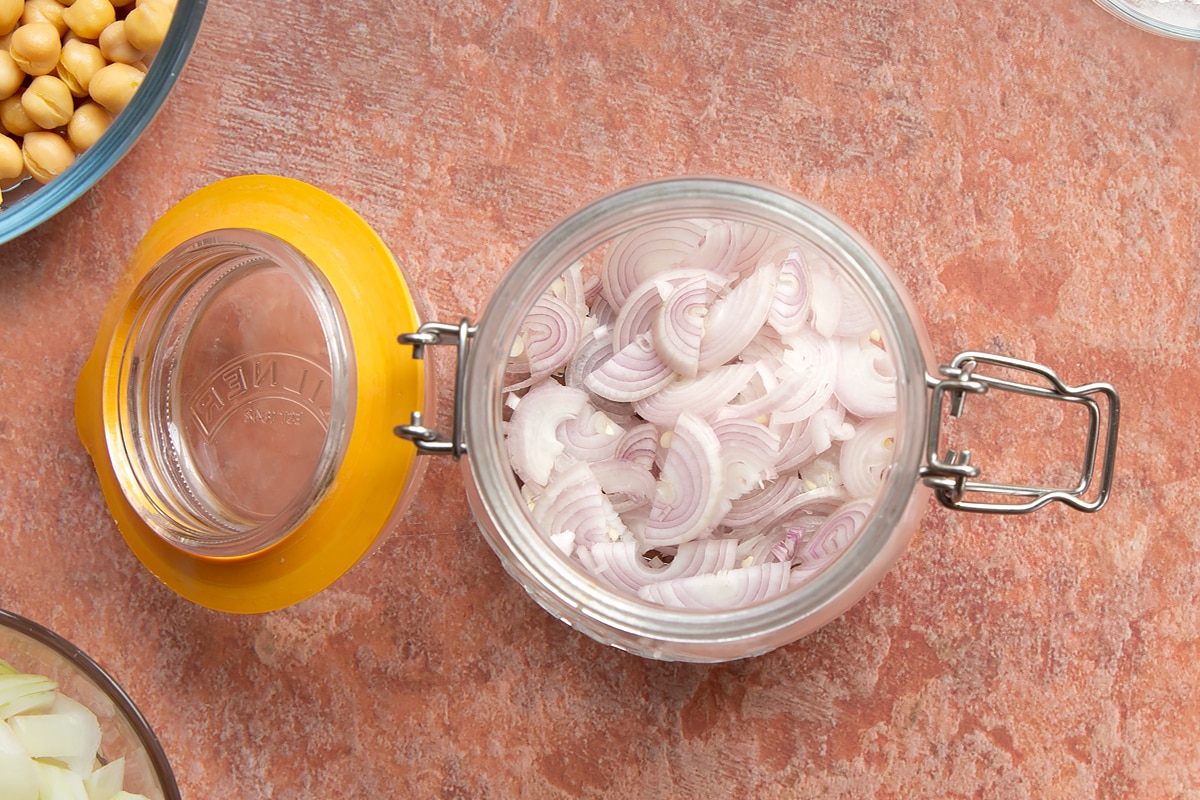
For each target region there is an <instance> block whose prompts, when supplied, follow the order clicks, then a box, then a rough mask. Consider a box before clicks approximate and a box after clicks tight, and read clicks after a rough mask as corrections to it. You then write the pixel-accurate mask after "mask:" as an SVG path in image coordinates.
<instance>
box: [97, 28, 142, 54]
mask: <svg viewBox="0 0 1200 800" xmlns="http://www.w3.org/2000/svg"><path fill="white" fill-rule="evenodd" d="M100 52H101V53H102V54H103V55H104V57H105V58H106V59H107V60H109V61H120V62H121V63H122V64H136V63H137V62H139V61H141V60H142V59H143V58H144V57H145V55H146V54H145V53H143V52H142V51H141V50H138V49H137V48H136V47H134V46H133V45H131V44H130V43H129V37H128V36H126V35H125V20H123V19H119V20H117V21H116V22H114V23H113V24H112V25H109V26H108V27H107V28H105V29H104V31H103V32H102V33H101V34H100Z"/></svg>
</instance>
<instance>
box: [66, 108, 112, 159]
mask: <svg viewBox="0 0 1200 800" xmlns="http://www.w3.org/2000/svg"><path fill="white" fill-rule="evenodd" d="M111 124H112V115H111V114H109V113H108V112H107V111H105V110H104V106H102V105H100V104H99V103H91V102H89V103H84V104H83V105H81V106H80V107H79V108H77V109H75V114H74V115H73V116H72V117H71V121H70V122H69V123H67V139H68V140H70V142H71V147H73V148H75V152H76V153H82V152H84V151H85V150H87V149H88V148H89V147H91V146H92V145H94V144H95V143H96V142H97V140H99V139H100V137H101V136H103V135H104V132H105V131H106V130H108V126H109V125H111Z"/></svg>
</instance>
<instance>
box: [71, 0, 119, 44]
mask: <svg viewBox="0 0 1200 800" xmlns="http://www.w3.org/2000/svg"><path fill="white" fill-rule="evenodd" d="M62 15H63V20H64V21H65V22H66V23H67V27H69V28H70V29H71V30H73V31H75V33H77V34H79V35H80V36H82V37H83V38H85V39H97V38H99V37H100V33H101V31H103V30H104V29H105V28H107V27H108V26H109V25H111V24H113V23H114V22H116V19H117V12H116V11H114V10H113V5H112V3H110V2H109V1H108V0H75V2H74V3H72V4H71V7H70V8H67V9H65V10H64V11H63V12H62Z"/></svg>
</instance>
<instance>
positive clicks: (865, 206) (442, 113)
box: [0, 0, 1200, 800]
mask: <svg viewBox="0 0 1200 800" xmlns="http://www.w3.org/2000/svg"><path fill="white" fill-rule="evenodd" d="M250 172H269V173H278V174H283V175H288V176H292V177H296V178H299V179H302V180H306V181H309V182H311V183H314V184H316V185H317V186H320V187H322V188H324V189H326V190H328V191H330V192H332V193H334V194H336V195H338V196H339V197H341V198H342V199H344V200H345V201H347V202H348V203H349V204H350V205H352V206H353V207H354V208H355V209H357V210H358V211H359V212H360V213H361V214H362V215H363V216H364V217H365V218H366V219H367V221H368V222H369V223H370V224H371V225H372V226H373V227H374V228H375V229H376V230H378V231H379V233H380V234H381V235H382V236H383V238H384V239H385V240H386V241H387V242H388V244H389V245H390V246H391V247H392V249H393V250H394V252H395V253H396V255H397V257H398V259H399V260H400V261H401V263H402V264H403V265H404V266H405V268H406V269H407V270H408V272H409V273H410V274H411V276H412V277H413V278H414V280H415V281H416V282H417V283H419V284H420V286H421V287H423V289H424V291H425V293H426V294H427V296H428V298H429V300H430V301H431V303H432V304H433V306H434V307H435V308H437V309H438V311H439V312H440V313H441V314H442V315H443V317H446V318H449V319H451V320H453V319H456V318H457V315H458V314H460V313H463V312H465V313H467V314H469V315H477V314H478V313H479V311H480V309H481V308H482V307H483V305H484V303H485V301H486V298H487V295H488V292H489V291H490V289H491V287H492V286H494V285H495V283H496V281H497V279H498V277H499V276H500V274H501V273H502V272H503V271H504V269H505V267H506V265H507V264H509V263H510V262H511V261H512V260H513V259H514V257H515V256H516V255H517V253H518V252H519V251H520V250H521V248H522V247H523V246H524V245H526V244H528V243H529V242H530V241H532V240H533V238H534V237H536V236H537V235H538V234H539V233H541V232H542V231H544V230H545V229H546V228H547V227H548V226H549V225H551V224H552V223H553V222H554V220H555V219H557V218H558V217H560V216H561V215H563V214H565V213H567V212H568V211H570V210H573V209H574V208H576V207H578V206H579V205H581V204H583V203H584V202H586V201H589V200H591V199H593V198H595V197H597V196H599V195H600V194H602V193H604V192H606V191H609V190H611V189H615V188H618V187H620V186H623V185H626V184H628V183H631V182H634V181H639V180H642V179H647V178H653V177H661V176H668V175H675V174H682V173H713V172H716V173H725V174H731V175H737V176H742V177H747V178H752V179H759V180H763V181H767V182H770V183H774V184H776V185H778V186H781V187H784V188H787V189H791V190H794V191H796V192H798V193H800V194H802V195H805V196H807V197H809V198H811V199H813V200H815V201H817V202H819V203H821V204H822V205H825V206H826V207H828V208H830V209H831V210H833V211H834V212H836V213H837V214H839V215H841V216H842V217H843V218H845V219H846V220H847V221H849V222H850V223H851V224H852V225H853V226H855V227H856V228H858V229H859V230H860V231H862V232H863V233H864V234H865V236H866V237H867V238H868V239H869V240H870V241H871V242H872V243H873V244H874V245H875V246H876V248H877V249H878V250H879V251H880V252H881V253H882V254H883V255H884V256H885V258H887V259H888V260H889V261H890V263H891V264H892V265H893V266H894V267H895V269H896V270H897V272H898V273H899V274H900V275H901V276H902V278H903V280H904V282H905V284H906V285H907V286H908V288H909V289H910V290H911V292H912V294H913V295H914V297H915V299H916V303H917V306H918V307H919V309H920V311H921V314H922V315H923V317H924V319H925V321H926V323H927V324H928V326H929V329H930V333H931V336H932V340H933V343H934V347H935V349H936V351H937V354H938V356H939V357H940V358H942V359H949V358H950V357H951V356H952V355H953V354H954V353H956V352H957V351H958V350H959V349H963V348H968V347H978V348H983V349H988V350H992V351H994V352H999V353H1002V354H1007V355H1016V356H1020V357H1025V358H1030V359H1036V360H1041V361H1043V362H1046V363H1048V364H1051V365H1053V366H1055V367H1056V368H1057V369H1058V370H1059V372H1060V374H1061V375H1062V376H1063V377H1064V378H1065V379H1066V380H1068V381H1069V382H1075V383H1082V382H1086V381H1089V380H1104V379H1106V380H1110V381H1112V382H1113V383H1114V384H1116V385H1117V387H1118V389H1119V390H1120V391H1121V393H1122V401H1123V418H1122V424H1123V429H1122V441H1121V446H1120V449H1119V462H1118V473H1117V478H1116V482H1115V489H1114V495H1113V499H1112V501H1111V502H1110V504H1109V506H1108V507H1107V508H1106V509H1105V510H1104V511H1103V512H1101V513H1100V514H1098V515H1095V516H1087V515H1080V514H1075V513H1071V512H1069V511H1066V510H1064V509H1062V508H1058V507H1055V508H1050V509H1047V510H1045V511H1043V512H1041V513H1039V514H1038V515H1036V516H1033V517H1023V518H995V517H987V518H982V517H969V516H966V515H963V514H954V513H950V512H946V511H944V510H942V509H941V508H940V507H936V508H935V507H931V509H930V513H929V514H928V515H927V517H926V519H925V522H924V524H923V526H922V529H921V531H920V533H919V534H918V536H917V538H916V540H915V541H914V542H913V544H912V546H911V547H910V549H909V550H908V552H907V554H906V555H905V556H904V558H903V559H902V560H901V561H900V563H899V564H898V565H897V567H896V568H895V569H894V570H893V571H892V572H891V573H890V574H889V575H888V577H887V578H886V579H885V580H884V581H883V583H882V584H881V585H880V586H879V587H878V588H877V589H875V590H874V591H873V592H871V594H870V595H869V596H868V597H867V598H866V599H864V600H863V601H862V602H861V603H860V604H858V605H857V606H856V607H855V608H853V609H852V610H851V611H850V612H849V613H847V614H846V615H845V616H844V617H842V618H841V619H839V620H837V621H836V622H835V623H833V624H832V625H830V626H828V627H827V628H825V629H823V630H822V631H820V632H819V633H817V634H815V635H813V636H811V637H809V638H807V639H804V640H802V641H800V642H797V643H795V644H793V645H791V646H788V647H785V648H783V649H781V650H778V651H776V652H774V653H772V654H769V655H767V656H764V657H761V658H757V659H753V660H750V661H745V662H739V663H734V664H729V665H723V666H694V665H678V664H674V665H673V664H662V663H654V662H649V661H644V660H641V659H638V658H636V657H633V656H628V655H625V654H622V653H619V652H617V651H615V650H611V649H608V648H605V647H602V646H600V645H598V644H596V643H594V642H592V641H591V640H590V639H587V638H585V637H583V636H581V635H579V634H577V633H575V632H574V631H572V630H570V629H569V628H567V627H566V626H564V625H562V624H560V623H558V622H556V621H555V620H553V619H551V618H550V617H548V616H547V615H546V614H544V613H543V612H542V611H541V610H540V609H539V608H537V607H536V606H535V605H534V604H533V602H532V601H530V600H529V599H528V598H527V596H526V595H525V593H524V591H523V590H522V589H521V588H520V587H518V586H517V585H516V584H515V583H513V582H512V581H510V580H509V579H508V578H507V577H506V576H505V575H504V574H503V572H502V570H501V568H500V566H499V564H498V562H497V561H496V559H495V558H494V556H493V555H492V554H491V552H490V551H489V550H488V549H487V547H486V546H485V545H484V543H483V541H482V539H481V537H480V536H479V534H478V531H477V529H476V527H475V524H474V522H473V521H472V518H471V515H470V513H469V511H468V509H467V508H466V504H465V501H464V499H463V489H462V483H461V478H460V476H459V473H458V471H457V469H456V468H455V467H454V466H453V465H452V464H449V463H442V462H438V463H434V464H432V465H431V471H430V474H429V476H428V477H427V479H426V481H425V485H424V492H423V494H422V496H421V497H420V499H419V500H418V501H417V503H416V505H415V507H414V508H413V509H412V511H411V512H410V513H409V514H408V515H407V517H406V518H405V519H404V520H403V522H402V523H401V524H400V525H399V527H398V528H397V529H396V530H395V531H393V532H392V534H391V536H390V537H389V538H388V539H387V541H386V542H385V543H384V544H383V545H382V546H381V547H380V549H379V550H378V551H377V552H376V553H375V554H374V555H373V556H372V557H371V558H370V559H369V560H367V561H365V562H363V563H362V564H360V565H359V566H357V567H356V568H355V569H354V570H353V571H351V572H350V573H349V574H348V575H347V576H346V577H344V578H343V579H342V580H340V581H339V582H338V583H336V584H335V585H334V586H333V587H332V588H330V589H329V590H327V591H326V592H324V593H323V594H321V595H319V596H318V597H316V598H314V599H312V600H309V601H307V602H304V603H301V604H300V605H298V606H295V607H292V608H289V609H286V610H283V611H279V612H275V613H270V614H264V615H260V616H245V617H239V616H229V615H225V614H220V613H216V612H211V611H207V610H205V609H203V608H200V607H197V606H195V605H192V604H190V603H188V602H186V601H184V600H181V599H179V598H178V597H176V596H175V595H173V594H172V593H171V592H170V591H169V590H167V589H166V588H164V587H163V586H162V585H160V584H159V583H158V582H157V581H156V580H155V579H154V578H153V577H151V576H150V575H149V574H148V573H147V572H146V571H145V570H144V569H143V568H142V567H141V565H140V564H139V563H138V562H137V561H136V559H135V558H134V557H133V556H132V555H131V554H130V552H129V551H128V549H127V548H126V547H125V545H124V544H123V542H122V540H121V538H120V536H119V535H118V533H117V532H116V530H115V528H114V526H113V524H112V522H111V521H110V519H109V517H108V514H107V512H106V509H105V507H104V503H103V500H102V498H101V495H100V492H99V488H98V486H97V482H96V479H95V476H94V474H93V472H92V469H91V465H90V463H89V461H88V458H87V456H86V454H85V453H84V451H83V448H82V447H81V445H80V444H79V442H78V440H77V438H76V435H75V431H74V425H73V420H72V397H73V392H74V385H75V379H76V376H77V374H78V371H79V368H80V366H81V365H82V363H83V361H84V358H85V356H86V355H87V353H88V352H89V350H90V348H91V344H92V339H93V336H94V334H95V330H96V328H97V326H98V324H99V318H100V314H101V311H102V308H103V306H104V303H105V301H106V299H107V297H108V295H109V293H110V291H111V289H112V287H113V286H114V284H115V282H116V280H117V277H118V275H119V274H120V271H121V269H122V264H123V261H124V259H125V258H126V256H127V255H128V254H129V252H130V251H131V250H132V249H133V247H134V246H135V244H136V243H137V241H138V240H139V238H140V237H141V236H142V235H143V234H144V233H145V231H146V229H147V228H148V226H149V225H150V224H151V223H152V222H153V221H154V220H155V219H156V218H157V217H158V216H159V215H161V214H162V213H163V212H164V211H165V210H166V209H168V208H169V207H170V206H171V205H173V204H174V203H175V202H177V201H178V200H179V199H181V198H182V197H183V196H184V195H186V194H187V193H188V192H190V191H192V190H194V189H197V188H199V187H201V186H203V185H206V184H208V183H210V182H211V181H213V180H216V179H218V178H221V177H224V176H229V175H235V174H242V173H250ZM1198 301H1200V45H1197V44H1188V43H1183V42H1175V41H1169V40H1165V39H1158V38H1154V37H1152V36H1150V35H1149V34H1146V33H1143V32H1140V31H1138V30H1136V29H1134V28H1132V27H1129V26H1127V25H1125V24H1123V23H1122V22H1120V21H1118V20H1117V19H1116V18H1114V17H1112V16H1110V15H1109V14H1108V13H1106V12H1105V11H1103V10H1101V9H1100V8H1099V7H1098V6H1096V5H1094V4H1093V3H1091V2H1087V0H1044V2H1037V3H997V2H985V1H984V0H902V1H901V2H845V1H844V0H800V1H799V2H790V3H782V2H739V1H738V0H733V1H731V2H685V1H684V0H676V1H675V2H667V3H657V2H646V1H645V0H624V1H623V2H609V1H608V0H602V1H601V2H586V3H585V2H565V1H564V2H554V0H530V1H529V2H520V1H519V0H514V2H512V3H511V4H509V5H505V4H503V3H494V2H450V3H441V2H411V3H394V2H384V1H383V0H364V1H363V2H354V3H337V2H319V1H318V0H299V1H297V0H291V1H285V0H260V2H255V3H246V2H234V0H210V3H209V11H208V14H207V17H206V20H205V24H204V27H203V29H202V31H201V35H200V39H199V41H198V43H197V46H196V50H195V53H194V56H193V58H192V60H191V62H190V64H189V66H188V68H187V69H186V70H185V72H184V73H183V75H182V77H181V79H180V82H179V85H178V87H177V89H176V91H175V92H174V94H173V95H172V96H171V98H170V100H169V101H168V103H167V105H166V107H165V109H164V110H163V112H162V114H161V115H160V116H159V118H158V119H157V120H156V121H155V123H154V124H153V125H152V126H151V128H150V129H149V131H148V132H147V134H146V135H145V137H144V138H143V140H142V141H141V142H140V143H139V144H138V146H137V147H136V148H135V149H134V150H133V151H132V153H131V154H130V155H129V156H128V157H127V158H126V159H125V160H124V161H123V162H122V164H121V165H120V166H119V167H118V168H117V169H116V170H115V171H113V172H112V173H111V174H110V175H109V176H107V177H106V178H104V179H103V180H102V181H101V182H100V183H99V184H98V185H97V186H96V187H95V188H94V189H93V190H92V191H90V192H89V193H88V194H86V195H85V196H84V197H83V198H82V199H81V200H79V201H78V202H76V203H75V204H74V205H73V206H72V207H71V208H69V209H68V210H66V211H65V212H63V213H62V214H60V215H59V216H58V217H57V218H55V219H54V220H52V221H50V222H48V223H46V224H45V225H43V226H42V227H41V228H39V229H37V230H36V231H34V232H32V233H30V234H27V235H26V236H24V237H22V238H20V239H18V240H16V241H14V242H11V243H9V244H6V245H2V246H0V606H3V607H5V608H8V609H10V610H13V611H16V612H18V613H21V614H24V615H26V616H29V617H32V618H34V619H36V620H38V621H41V622H43V623H45V624H47V625H50V626H51V627H53V628H55V629H56V630H57V631H58V632H60V633H62V634H63V635H65V636H67V637H68V638H70V639H72V640H74V641H75V642H76V643H77V644H79V645H80V646H82V647H83V648H84V649H85V650H87V651H88V652H89V653H91V654H92V655H93V656H94V657H95V658H97V659H98V660H99V661H100V662H101V663H103V664H105V665H106V666H107V667H108V668H110V669H111V671H112V672H113V673H114V674H115V675H116V676H117V677H118V679H119V680H121V681H122V682H123V684H124V685H125V686H126V687H127V688H128V689H129V691H130V692H131V693H132V695H133V696H134V697H135V699H136V700H137V701H138V703H139V704H140V705H141V707H142V709H143V710H144V711H145V712H146V714H147V716H148V717H149V718H150V719H151V721H152V722H153V724H154V725H155V727H156V729H157V731H158V733H159V734H160V736H161V738H162V741H163V744H164V746H165V748H166V750H167V752H168V754H169V755H170V757H171V759H172V761H173V763H174V765H175V768H176V771H177V773H178V778H179V781H180V784H181V786H182V788H183V791H184V795H185V796H186V797H187V798H189V800H204V799H207V798H217V797H227V796H228V797H238V798H247V799H248V800H249V799H252V798H267V797H279V798H289V800H307V799H308V798H314V799H316V798H321V799H324V798H333V797H348V798H380V797H419V798H426V797H435V798H511V797H531V798H541V797H545V798H558V797H563V798H566V797H581V798H598V797H606V798H694V797H704V798H709V797H711V798H718V797H739V798H740V797H750V798H822V799H825V798H829V799H833V798H871V797H876V798H900V797H914V798H916V797H930V798H975V797H981V798H998V799H1000V800H1009V799H1010V798H1148V799H1150V798H1191V799H1192V800H1194V799H1195V798H1200V735H1198V731H1200V691H1198V689H1200V525H1198V524H1197V522H1198V516H1200V514H1198V512H1197V510H1196V509H1197V500H1198V499H1200V477H1198V476H1197V472H1198V469H1197V468H1198V466H1200V456H1198V455H1197V454H1198V453H1200V449H1198V448H1197V446H1196V441H1197V433H1198V432H1200V421H1198V420H1197V415H1198V414H1200V377H1198V376H1200V372H1198V371H1197V365H1198V361H1200V356H1198V355H1197V348H1196V339H1197V333H1198V323H1200V316H1198V312H1197V307H1198ZM1010 422H1011V421H1005V420H1003V419H1001V420H1000V421H998V422H993V423H989V422H987V421H984V422H982V423H981V426H980V428H981V431H982V434H981V436H982V437H983V438H982V439H980V442H981V444H980V445H979V446H977V448H976V449H977V450H978V451H980V456H982V455H983V452H982V451H984V450H985V449H986V447H985V446H984V444H983V443H984V442H987V443H991V445H992V446H993V450H992V455H991V458H992V462H991V463H992V464H995V465H996V468H997V469H1002V470H1007V471H1010V472H1013V473H1018V474H1019V473H1022V472H1024V471H1027V470H1035V469H1036V468H1037V467H1038V464H1037V461H1038V452H1039V450H1038V448H1037V447H1036V446H1035V445H1028V446H1016V445H1011V444H1006V443H1008V442H1009V441H1010V438H1009V431H1008V430H1007V429H1006V428H1005V427H1004V426H1005V425H1007V424H1009V423H1010Z"/></svg>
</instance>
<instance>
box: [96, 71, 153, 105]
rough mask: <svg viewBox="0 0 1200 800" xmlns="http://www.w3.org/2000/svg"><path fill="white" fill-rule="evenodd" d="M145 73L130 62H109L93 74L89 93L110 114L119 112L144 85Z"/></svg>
mask: <svg viewBox="0 0 1200 800" xmlns="http://www.w3.org/2000/svg"><path fill="white" fill-rule="evenodd" d="M145 77H146V76H145V74H144V73H143V72H142V71H141V70H139V69H138V68H137V67H133V66H130V65H129V64H120V63H117V64H109V65H108V66H107V67H104V68H103V69H101V70H99V71H98V72H97V73H96V74H95V75H93V76H92V82H91V84H90V85H89V86H88V94H90V95H91V96H92V99H93V100H95V101H96V102H97V103H99V104H100V105H102V106H104V108H105V109H107V110H108V113H110V114H119V113H121V111H123V110H124V109H125V106H127V105H129V101H130V100H132V99H133V95H134V93H135V92H136V91H137V90H138V87H139V86H141V85H142V79H143V78H145Z"/></svg>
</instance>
